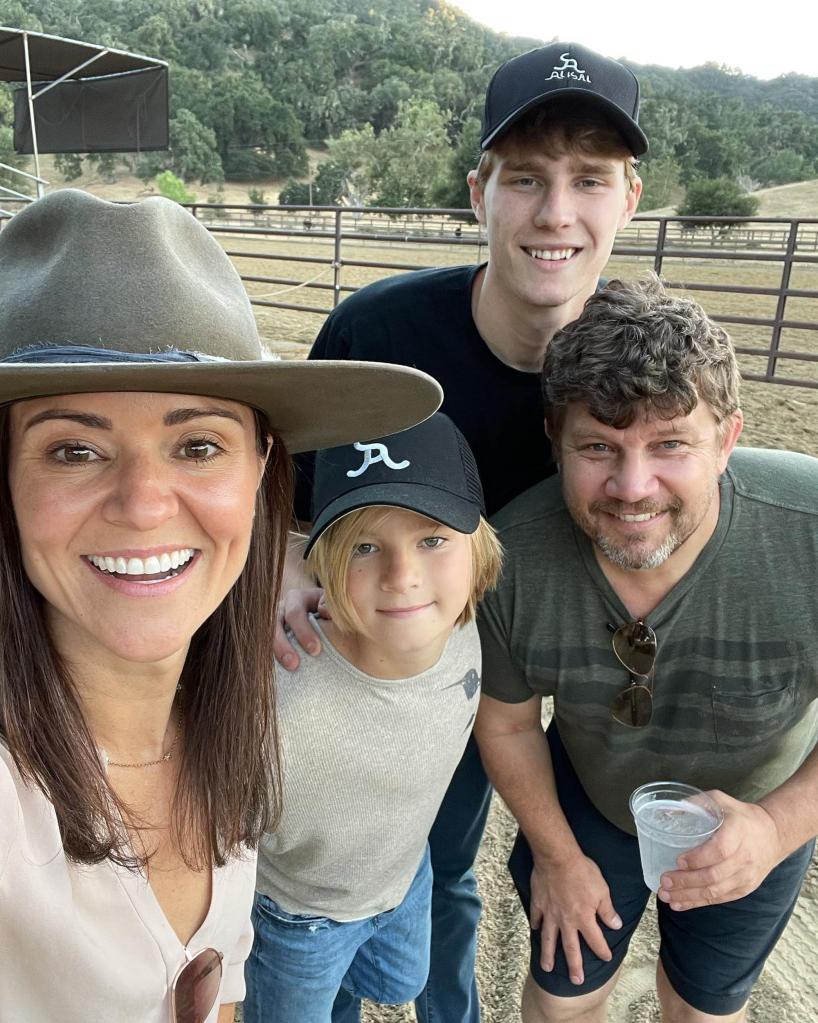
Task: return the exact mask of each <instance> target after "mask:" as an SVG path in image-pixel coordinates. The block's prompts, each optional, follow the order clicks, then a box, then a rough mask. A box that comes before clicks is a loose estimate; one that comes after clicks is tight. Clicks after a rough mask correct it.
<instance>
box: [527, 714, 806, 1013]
mask: <svg viewBox="0 0 818 1023" xmlns="http://www.w3.org/2000/svg"><path fill="white" fill-rule="evenodd" d="M548 743H549V746H550V749H551V759H552V761H553V764H554V776H555V779H556V783H557V793H558V795H559V799H560V805H561V807H562V810H563V813H564V814H565V816H566V817H567V819H568V823H569V824H570V826H571V829H572V831H573V832H574V836H575V837H576V839H577V842H578V843H579V845H580V848H581V849H582V851H583V852H584V853H585V855H586V856H588V857H590V859H592V860H593V861H594V862H595V863H596V864H597V866H598V867H599V869H600V870H601V871H602V875H603V877H604V878H605V881H606V883H607V885H608V887H609V888H610V892H611V901H612V902H613V905H614V909H615V910H616V911H617V913H618V914H619V916H620V917H621V919H622V928H621V929H620V930H618V931H615V930H611V929H610V928H607V927H605V925H604V924H602V923H601V922H600V927H601V929H602V933H603V935H604V936H605V940H606V941H607V942H608V945H609V946H610V949H611V952H612V953H613V958H612V959H611V961H610V962H604V961H603V960H601V959H598V958H597V957H596V956H595V955H594V953H593V952H591V950H590V949H589V948H588V946H587V945H586V944H585V942H584V941H582V939H580V944H581V947H582V959H583V968H584V972H585V982H584V983H583V984H579V985H577V984H572V983H571V981H570V980H569V978H568V966H567V963H566V960H565V955H564V953H563V951H562V945H561V943H560V942H559V941H558V942H557V949H556V955H555V958H554V969H553V971H552V972H551V973H546V972H545V971H544V970H543V969H542V968H541V966H540V932H539V930H533V931H532V932H531V974H532V976H533V978H534V980H535V981H536V982H537V984H538V985H539V986H540V987H541V988H542V989H543V990H544V991H547V992H549V994H552V995H556V996H559V997H568V998H570V997H575V996H577V995H582V994H587V993H588V992H589V991H596V990H597V989H598V988H600V987H602V985H603V984H605V983H606V982H607V981H608V980H609V979H610V978H611V977H612V976H613V974H614V973H616V971H617V970H618V969H619V967H620V965H621V964H622V960H623V959H624V958H625V953H626V952H627V950H628V945H629V944H630V940H631V936H632V935H633V932H634V931H635V930H636V927H637V925H638V923H639V921H640V919H641V917H642V914H643V912H644V910H645V906H646V905H647V902H648V898H649V897H650V895H651V892H650V891H649V889H648V888H647V886H646V885H645V883H644V881H643V880H642V866H641V863H640V860H639V844H638V842H637V840H636V839H635V838H633V837H632V836H631V835H628V834H627V833H626V832H624V831H622V830H620V829H619V828H617V827H616V826H615V825H613V824H611V823H610V821H608V820H607V819H606V818H605V817H603V816H602V814H601V813H599V811H598V810H597V809H596V808H595V807H594V806H593V804H592V803H591V801H590V800H589V799H588V797H587V796H586V795H585V791H584V789H583V788H582V786H581V785H580V782H579V779H578V778H577V776H576V773H575V772H574V769H573V767H572V765H571V762H570V760H569V759H568V755H567V753H566V752H565V749H564V747H563V745H562V743H561V742H560V738H559V735H558V733H557V730H556V727H555V726H554V724H553V723H552V724H551V726H550V727H549V729H548ZM814 844H815V843H814V842H808V843H807V844H806V845H804V846H802V847H801V848H800V849H798V850H796V852H794V853H793V854H792V855H791V856H789V857H788V858H787V859H786V860H784V861H783V862H782V863H780V864H779V865H778V866H777V867H776V868H775V869H774V870H772V871H771V872H770V874H769V875H768V876H767V877H766V878H765V880H764V881H763V883H762V884H761V885H760V886H759V887H758V888H757V889H756V890H755V891H754V892H751V893H750V895H746V896H745V897H744V898H743V899H737V900H736V901H735V902H726V903H723V904H722V905H718V906H703V907H701V908H700V909H689V910H686V911H685V912H683V913H678V912H674V910H672V909H670V907H669V906H668V905H667V904H666V903H664V902H660V901H658V900H657V915H658V921H659V933H660V936H661V945H660V949H659V957H660V959H661V961H662V965H663V967H664V969H665V973H666V974H667V977H668V980H669V981H670V983H671V985H672V987H673V989H674V991H675V992H676V994H677V995H679V997H680V998H682V999H683V1000H684V1001H685V1002H687V1003H688V1005H691V1006H693V1008H694V1009H698V1010H699V1012H706V1013H710V1014H712V1015H714V1016H721V1015H725V1016H726V1015H729V1014H730V1013H734V1012H738V1010H739V1009H740V1008H741V1007H742V1006H743V1005H744V1003H745V1002H746V1001H747V999H748V998H749V996H750V991H751V990H752V987H753V985H754V984H755V982H756V980H757V979H758V975H759V974H760V973H761V970H762V969H763V967H764V963H765V962H766V960H767V956H768V955H769V954H770V952H772V950H773V948H774V946H775V943H776V942H777V941H778V939H779V938H780V937H781V934H782V932H783V930H784V928H785V927H786V925H787V921H788V920H789V918H790V915H791V914H792V911H793V908H794V907H795V901H796V899H797V898H798V893H799V891H800V890H801V884H802V882H803V880H804V875H805V873H806V871H807V867H808V866H809V862H810V859H811V857H812V852H813V847H814ZM532 867H533V860H532V857H531V850H530V848H529V846H528V842H527V841H526V840H525V837H524V836H523V835H522V833H519V834H518V835H517V841H516V842H515V844H514V849H513V850H512V853H511V857H510V859H509V862H508V868H509V871H510V872H511V876H512V879H513V880H514V884H515V887H516V888H517V893H518V895H519V896H520V901H521V902H522V904H523V907H524V909H525V911H526V914H527V915H530V914H529V908H530V902H531V870H532Z"/></svg>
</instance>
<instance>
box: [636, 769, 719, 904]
mask: <svg viewBox="0 0 818 1023" xmlns="http://www.w3.org/2000/svg"><path fill="white" fill-rule="evenodd" d="M629 804H630V808H631V813H632V814H633V819H634V822H635V823H636V833H637V835H638V836H639V855H640V857H641V859H642V875H643V877H644V878H645V884H646V885H647V886H648V888H650V890H651V891H652V892H658V891H659V878H660V877H661V876H662V874H664V873H665V871H667V870H677V869H678V867H677V865H676V860H677V859H678V858H679V856H681V854H682V853H683V852H687V850H688V849H695V848H696V846H697V845H702V844H703V843H704V842H706V841H707V839H708V838H710V836H711V835H713V834H714V833H715V832H716V831H718V829H719V828H720V827H721V823H722V821H723V820H724V811H723V810H722V809H721V807H720V806H719V805H718V804H717V803H715V802H714V801H713V800H712V799H711V798H710V796H708V795H706V794H705V793H704V792H702V790H701V789H697V788H696V787H695V786H693V785H685V784H683V783H682V782H678V781H654V782H650V783H649V784H648V785H640V786H639V788H638V789H635V790H634V791H633V792H632V793H631V798H630V801H629Z"/></svg>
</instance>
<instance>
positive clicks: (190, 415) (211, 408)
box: [164, 405, 243, 426]
mask: <svg viewBox="0 0 818 1023" xmlns="http://www.w3.org/2000/svg"><path fill="white" fill-rule="evenodd" d="M204 416H221V417H222V418H223V419H232V420H233V421H234V422H236V423H238V424H239V425H243V424H242V420H241V416H240V415H238V414H237V413H235V412H231V411H230V409H226V408H219V407H218V406H216V405H208V406H205V407H202V408H177V409H174V410H173V411H172V412H168V413H167V414H166V416H165V418H164V423H165V426H180V425H181V424H182V423H187V422H189V421H190V420H191V419H200V418H202V417H204Z"/></svg>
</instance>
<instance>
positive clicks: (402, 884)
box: [244, 413, 501, 1023]
mask: <svg viewBox="0 0 818 1023" xmlns="http://www.w3.org/2000/svg"><path fill="white" fill-rule="evenodd" d="M315 497H316V512H317V515H316V520H315V524H314V525H313V527H312V531H311V534H310V538H309V540H308V542H307V544H306V549H305V551H304V557H305V558H306V560H307V567H308V569H309V571H310V572H311V574H313V575H314V576H316V577H317V578H319V579H320V580H321V582H322V583H323V585H324V588H325V592H326V597H327V603H328V606H329V609H330V612H331V615H332V617H331V619H330V620H328V621H324V622H319V621H318V620H317V619H315V627H316V629H318V630H319V632H320V634H321V638H322V650H321V654H320V655H319V656H318V657H303V658H302V659H301V663H300V665H299V667H298V668H297V669H296V670H295V671H293V672H280V673H279V678H278V682H279V685H278V718H279V735H280V737H281V743H282V756H283V760H284V765H285V770H284V799H283V811H282V815H281V818H280V819H279V820H278V821H277V823H276V827H275V829H274V830H273V831H271V832H270V833H269V834H267V835H265V836H264V838H263V839H262V842H261V845H260V848H259V871H258V892H257V894H256V900H255V910H254V916H253V923H254V929H255V935H256V936H255V942H254V945H253V951H252V953H251V955H250V958H249V960H248V964H247V998H246V1000H245V1003H244V1018H245V1020H246V1021H247V1023H330V1020H336V1019H338V1018H339V1017H343V1016H345V1015H348V1014H357V1013H358V1011H359V1008H360V1000H361V999H362V998H369V999H372V1000H373V1001H376V1002H380V1003H383V1004H393V1003H401V1002H406V1001H408V1000H410V999H412V998H414V997H415V996H416V995H417V994H418V993H419V992H420V991H421V990H422V988H423V987H424V985H425V984H426V977H427V974H428V971H429V946H430V937H431V898H432V872H431V868H430V863H429V851H428V846H427V837H428V834H429V830H430V828H431V827H432V824H433V822H434V819H435V816H436V814H437V811H438V807H439V806H440V802H441V800H442V799H443V796H444V794H445V792H446V788H447V786H448V784H449V781H450V779H451V776H452V773H453V772H454V770H455V768H456V767H457V764H458V762H459V760H460V758H461V756H462V754H463V750H464V748H465V746H466V742H467V740H468V738H469V735H470V734H471V730H472V726H473V724H474V720H475V715H476V712H477V705H478V701H479V698H480V672H481V664H480V643H479V639H478V635H477V627H476V625H475V610H476V606H477V603H478V601H479V600H480V599H481V597H482V596H483V594H484V593H485V592H486V590H487V589H489V588H491V587H492V586H494V584H495V583H496V581H497V577H498V575H499V572H500V561H501V553H500V546H499V544H498V542H497V539H496V537H495V535H494V530H493V529H492V527H491V526H490V525H489V524H488V522H487V521H486V520H485V518H484V517H483V516H482V514H481V511H482V504H483V495H482V491H481V487H480V479H479V476H478V473H477V467H476V466H475V464H474V458H473V456H472V454H471V452H470V451H469V449H468V445H467V444H466V442H465V441H464V440H463V436H462V434H461V433H460V432H459V431H458V429H457V428H456V427H455V425H454V423H452V421H451V420H450V419H449V418H448V416H445V415H443V414H442V413H438V414H436V415H434V416H432V417H431V419H427V420H426V422H424V423H421V424H420V425H419V426H417V427H415V428H414V429H410V430H405V431H404V432H403V433H399V434H395V435H394V436H390V437H381V438H379V439H378V440H376V441H370V442H368V443H365V444H360V443H356V444H348V445H344V446H343V447H336V448H331V449H329V450H324V451H321V452H319V454H318V459H317V466H316V479H315Z"/></svg>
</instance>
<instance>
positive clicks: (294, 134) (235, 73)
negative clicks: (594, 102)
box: [0, 0, 818, 206]
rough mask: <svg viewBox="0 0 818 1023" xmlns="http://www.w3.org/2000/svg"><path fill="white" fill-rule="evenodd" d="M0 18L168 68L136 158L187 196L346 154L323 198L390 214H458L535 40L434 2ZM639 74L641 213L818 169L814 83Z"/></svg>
mask: <svg viewBox="0 0 818 1023" xmlns="http://www.w3.org/2000/svg"><path fill="white" fill-rule="evenodd" d="M0 24H10V25H13V26H15V27H18V28H29V29H31V30H34V31H46V32H50V33H53V34H56V35H64V36H68V37H72V38H84V39H87V40H89V41H93V42H96V43H102V44H107V45H112V46H117V47H122V48H125V49H133V50H136V51H138V52H142V53H149V54H151V55H153V56H157V57H162V58H163V59H166V60H168V61H169V62H170V66H171V78H170V81H171V111H170V112H171V123H170V128H171V150H170V152H168V153H160V154H145V155H144V156H143V157H142V158H141V159H140V161H139V164H140V166H139V170H140V175H141V177H143V178H144V179H145V180H150V179H151V178H152V177H153V176H154V174H155V173H157V172H159V171H161V170H163V169H170V170H172V171H173V173H175V174H176V175H178V176H179V177H181V178H183V179H184V180H185V181H186V182H188V183H191V184H192V188H193V190H194V191H196V192H197V193H198V194H199V195H200V196H206V195H207V194H213V193H215V191H216V186H217V185H218V183H220V182H221V181H222V180H225V179H226V180H227V182H229V183H238V184H239V185H240V189H239V191H241V192H244V193H245V194H246V191H247V189H248V188H249V186H250V184H251V183H253V182H257V181H259V180H262V181H263V180H268V179H277V180H285V179H287V178H293V179H300V180H303V179H304V178H305V177H306V176H307V175H309V174H311V173H314V172H315V164H314V162H313V163H311V162H310V159H309V150H310V149H319V150H321V151H322V152H324V153H326V152H327V151H329V153H330V154H331V155H333V154H341V155H340V156H339V157H338V159H339V160H340V164H339V166H338V167H337V169H336V172H335V174H334V178H333V181H332V186H333V188H332V189H331V190H330V192H332V191H333V190H334V192H335V193H336V194H329V193H328V194H327V196H326V198H327V199H329V200H330V201H331V200H333V199H336V198H338V197H339V195H338V194H337V193H338V192H339V191H340V192H341V193H342V194H344V195H346V196H347V197H351V198H353V199H354V200H356V201H364V202H368V203H376V202H379V201H380V202H384V201H386V200H388V201H389V203H390V204H392V203H394V204H395V205H433V204H436V203H441V202H445V204H447V205H455V206H459V205H463V204H465V201H466V194H465V189H464V186H463V184H462V179H463V166H464V163H469V162H470V161H471V160H472V158H473V152H474V148H475V144H476V138H477V135H478V133H479V123H478V121H477V118H478V117H479V113H480V107H481V102H482V96H483V93H484V91H485V87H486V84H487V82H488V80H489V77H490V75H491V73H492V71H493V70H494V68H496V67H497V65H498V64H500V63H501V62H502V61H503V60H505V59H507V58H508V57H510V56H512V55H514V54H517V53H520V52H522V51H523V50H526V49H528V48H530V47H532V46H534V45H536V44H537V42H538V40H534V39H524V38H510V37H508V36H505V35H503V34H499V33H495V32H492V31H491V30H490V29H488V28H486V27H484V26H482V25H479V24H477V23H476V22H474V21H472V20H471V19H469V18H467V17H466V16H465V15H464V14H462V13H461V12H460V11H459V10H458V9H457V8H456V7H455V6H452V5H450V4H449V3H447V2H446V0H381V2H379V3H378V4H372V3H371V2H370V0H221V2H218V3H217V2H216V0H175V2H174V3H173V4H165V5H160V6H157V5H155V4H154V3H153V2H152V0H129V2H128V3H125V2H123V0H72V2H71V3H70V4H67V3H55V2H54V0H26V3H25V4H23V3H22V2H21V0H0ZM635 70H637V72H638V73H639V75H640V80H641V82H642V93H643V103H642V113H641V121H642V124H643V127H644V128H645V131H646V133H647V135H648V137H649V139H650V142H651V150H650V153H649V154H648V156H647V157H646V159H645V160H644V174H645V180H646V183H647V185H648V186H649V188H650V190H651V192H652V203H653V204H654V205H664V204H666V203H667V201H668V196H669V195H674V196H675V195H676V194H678V192H679V190H681V191H684V188H685V187H686V186H687V185H688V184H690V183H691V182H692V181H694V180H695V179H696V178H699V177H707V178H713V177H719V176H729V177H734V178H735V177H738V176H739V175H746V176H748V177H749V178H751V179H753V180H754V181H757V182H759V183H760V184H762V185H764V186H770V185H780V184H786V183H788V182H791V181H802V180H808V179H811V178H814V177H816V176H818V133H816V131H815V118H816V116H818V79H816V78H808V77H805V76H801V75H783V76H781V77H780V78H777V79H775V80H773V81H760V80H758V79H756V78H754V77H752V76H749V75H743V74H737V73H735V72H733V71H732V70H730V69H729V68H723V67H720V66H717V65H709V64H708V65H705V66H703V67H699V68H693V69H687V70H684V69H671V68H664V67H659V66H655V65H648V66H644V67H638V66H637V67H635ZM10 136H11V106H10V103H9V99H8V93H7V91H5V90H3V89H0V162H11V160H13V159H14V154H13V153H12V152H11V139H10ZM345 140H346V141H345ZM421 143H422V144H423V145H421ZM387 145H388V146H389V147H391V148H390V150H389V152H390V161H391V167H392V168H397V170H398V171H400V172H401V173H397V171H396V172H395V173H391V170H390V172H389V173H386V174H385V175H384V177H385V178H387V179H389V180H388V181H386V182H384V181H379V180H377V179H376V177H377V176H373V175H372V173H371V170H372V167H373V165H383V163H384V161H383V159H382V157H383V150H384V148H385V147H387ZM328 147H329V148H328ZM65 162H66V164H68V165H70V166H73V169H74V170H75V171H78V172H80V173H83V172H85V170H86V168H84V167H80V166H78V164H79V161H78V160H77V159H76V158H69V159H68V160H67V161H65ZM85 163H87V160H86V161H85ZM413 165H414V167H413ZM103 169H105V168H104V166H103ZM411 170H414V177H412V175H411V174H409V171H411ZM79 180H82V178H80V179H79ZM200 181H205V182H207V184H205V185H203V186H200V185H199V184H198V182H200ZM660 181H661V182H662V183H663V187H664V189H665V191H664V193H662V194H660V191H659V188H658V185H657V182H660ZM226 194H227V195H230V196H231V197H232V194H233V189H232V187H230V188H229V189H228V191H227V192H226Z"/></svg>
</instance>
